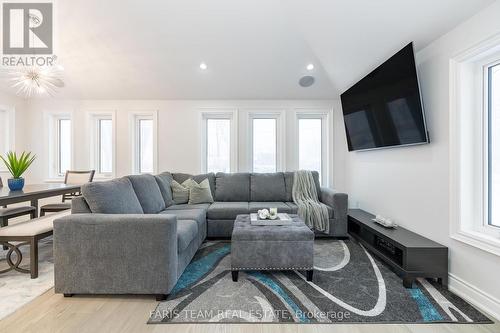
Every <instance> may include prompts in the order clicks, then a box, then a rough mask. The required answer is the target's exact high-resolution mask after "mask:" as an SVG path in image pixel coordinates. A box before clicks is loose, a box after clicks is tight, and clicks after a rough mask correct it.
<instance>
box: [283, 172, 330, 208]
mask: <svg viewBox="0 0 500 333" xmlns="http://www.w3.org/2000/svg"><path fill="white" fill-rule="evenodd" d="M312 176H313V179H314V185H316V192H317V193H318V198H319V194H320V192H321V185H320V183H319V173H318V171H312ZM284 177H285V188H286V190H285V192H286V193H285V200H283V201H287V202H292V201H293V196H292V192H293V178H294V177H293V172H284Z"/></svg>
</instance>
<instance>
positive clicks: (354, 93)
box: [340, 43, 429, 151]
mask: <svg viewBox="0 0 500 333" xmlns="http://www.w3.org/2000/svg"><path fill="white" fill-rule="evenodd" d="M340 99H341V101H342V110H343V114H344V124H345V130H346V134H347V143H348V147H349V151H354V150H368V149H377V148H388V147H396V146H407V145H417V144H425V143H429V136H428V133H427V128H426V125H425V114H424V110H423V107H422V99H421V96H420V89H419V85H418V78H417V69H416V66H415V55H414V52H413V43H410V44H408V45H407V46H405V47H404V48H403V49H402V50H401V51H399V52H398V53H396V54H395V55H393V56H392V57H391V58H390V59H389V60H387V61H386V62H384V63H383V64H382V65H380V66H379V67H377V68H376V69H374V70H373V71H372V72H371V73H370V74H368V75H367V76H365V77H364V78H363V79H362V80H361V81H359V82H358V83H356V84H355V85H354V86H352V87H351V88H349V89H348V90H346V91H345V92H344V93H343V94H342V95H341V96H340Z"/></svg>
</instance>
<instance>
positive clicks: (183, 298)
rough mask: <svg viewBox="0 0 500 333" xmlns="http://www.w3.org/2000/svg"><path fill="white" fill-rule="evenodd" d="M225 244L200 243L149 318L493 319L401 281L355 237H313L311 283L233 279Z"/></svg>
mask: <svg viewBox="0 0 500 333" xmlns="http://www.w3.org/2000/svg"><path fill="white" fill-rule="evenodd" d="M230 250H231V245H230V243H228V242H207V243H204V244H203V245H202V247H201V248H200V249H199V250H198V252H197V253H196V255H195V257H194V258H193V260H192V261H191V263H190V264H189V265H188V267H187V268H186V270H185V271H184V273H183V274H182V276H181V277H180V279H179V281H178V283H177V285H176V286H175V287H174V289H173V290H172V292H171V294H170V296H169V297H168V298H167V300H166V301H164V302H161V303H159V304H158V306H157V307H156V309H154V310H152V311H151V313H150V318H149V321H148V323H149V324H161V323H193V322H195V323H202V322H203V323H206V322H212V323H213V322H226V323H241V322H250V323H258V322H262V323H362V322H366V323H492V322H491V321H490V320H489V319H488V318H487V317H486V316H485V315H483V314H482V313H481V312H479V311H478V310H476V309H475V308H474V307H473V306H471V305H470V304H468V303H467V302H465V301H464V300H463V299H461V298H460V297H458V296H457V295H455V294H453V293H452V292H450V291H448V290H447V289H445V288H443V287H441V286H440V285H439V284H437V283H436V282H434V281H431V280H426V279H419V280H418V281H417V282H416V283H415V284H414V286H413V288H412V289H406V288H404V287H403V284H402V280H401V278H400V277H398V276H397V275H396V274H394V273H393V272H392V271H391V270H389V268H387V267H386V266H384V264H383V263H381V262H380V261H378V260H377V259H376V257H374V256H372V255H371V254H370V253H369V252H367V251H366V250H365V248H363V246H361V245H360V244H359V243H357V242H355V241H353V240H346V241H341V240H317V241H316V242H315V258H314V265H315V272H314V279H313V281H312V282H308V281H306V278H305V275H304V274H305V273H304V272H300V271H289V272H259V271H252V272H246V273H243V272H240V276H239V280H238V282H233V281H232V279H231V271H230ZM269 255H272V254H271V253H270V254H269Z"/></svg>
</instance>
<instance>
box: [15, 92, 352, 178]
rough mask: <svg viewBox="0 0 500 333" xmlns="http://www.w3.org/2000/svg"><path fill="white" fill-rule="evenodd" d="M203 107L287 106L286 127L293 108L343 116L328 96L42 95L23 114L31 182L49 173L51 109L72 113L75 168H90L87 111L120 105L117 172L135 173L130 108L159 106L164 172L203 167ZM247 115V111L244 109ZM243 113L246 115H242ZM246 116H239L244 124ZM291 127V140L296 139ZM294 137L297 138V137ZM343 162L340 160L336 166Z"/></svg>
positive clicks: (333, 142)
mask: <svg viewBox="0 0 500 333" xmlns="http://www.w3.org/2000/svg"><path fill="white" fill-rule="evenodd" d="M202 108H214V109H239V110H244V109H252V110H255V109H258V110H261V109H262V110H266V109H271V110H276V109H283V110H285V113H286V115H287V127H290V126H291V121H292V119H293V117H294V113H293V111H294V110H295V109H296V108H306V109H309V108H310V109H334V111H335V115H334V117H338V116H340V109H339V105H338V102H337V101H329V100H234V101H231V100H224V101H215V100H207V101H203V100H200V101H187V100H80V101H78V100H56V99H40V100H33V101H31V102H30V104H29V106H28V109H29V112H26V114H25V115H24V117H23V118H22V121H23V122H26V124H27V128H29V131H25V132H26V133H25V134H26V135H27V136H29V139H28V140H27V141H28V142H29V143H28V144H27V145H26V149H29V150H31V151H33V152H35V153H36V154H37V155H38V159H37V161H36V162H35V164H34V166H33V167H32V168H31V171H30V173H28V174H27V181H28V182H30V183H38V182H43V181H45V180H46V179H47V178H48V163H49V162H48V156H45V155H46V153H45V149H44V146H45V145H46V140H43V139H41V138H43V133H44V122H43V119H44V117H43V113H44V111H52V112H72V115H73V126H74V154H75V155H74V168H75V169H86V168H88V167H89V157H90V151H89V147H88V133H87V131H86V130H85V126H84V124H85V121H86V119H87V113H86V111H88V110H116V127H117V130H116V142H117V147H116V149H117V151H116V165H117V168H116V176H122V175H127V174H130V173H132V163H131V158H132V150H131V147H130V142H129V136H130V133H129V115H128V111H146V110H158V147H159V149H158V150H159V152H158V164H159V165H158V170H159V171H166V170H168V171H180V172H188V173H199V172H200V169H201V152H200V147H201V145H200V135H201V128H200V126H201V116H200V112H201V109H202ZM240 114H242V113H240ZM240 118H241V117H240ZM339 120H340V124H341V119H335V124H336V125H335V128H334V125H333V123H334V121H333V119H330V123H331V124H330V132H331V133H332V136H331V140H330V160H331V161H330V162H331V163H330V166H329V171H328V172H329V183H330V185H335V187H336V188H343V187H344V184H343V179H344V177H338V176H335V177H334V169H335V170H337V172H336V173H335V175H340V174H341V173H342V172H343V160H342V159H339V160H337V159H335V161H339V162H338V163H336V164H335V165H334V162H333V161H334V153H335V147H338V142H337V140H334V139H333V136H337V135H340V136H341V137H343V128H342V127H340V129H341V130H342V132H340V133H338V132H339V128H338V126H337V124H339ZM241 122H242V119H240V123H241ZM290 135H293V133H291V132H290V131H289V135H288V136H287V141H288V140H291V139H290ZM244 141H245V140H244V137H242V135H240V138H239V148H240V149H239V153H240V154H239V171H247V170H246V163H245V158H244V155H245V145H244ZM292 142H293V141H292ZM285 146H287V147H288V150H287V151H286V161H287V165H291V164H292V161H291V159H292V150H293V149H294V147H292V145H291V144H288V145H285ZM337 164H338V165H337Z"/></svg>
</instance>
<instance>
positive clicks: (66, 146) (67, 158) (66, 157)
mask: <svg viewBox="0 0 500 333" xmlns="http://www.w3.org/2000/svg"><path fill="white" fill-rule="evenodd" d="M57 160H58V161H57V173H58V174H59V175H60V176H62V175H64V174H65V173H66V171H67V170H70V169H71V120H70V119H66V118H60V119H57Z"/></svg>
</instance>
